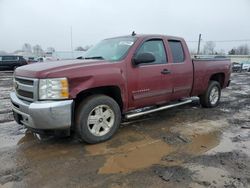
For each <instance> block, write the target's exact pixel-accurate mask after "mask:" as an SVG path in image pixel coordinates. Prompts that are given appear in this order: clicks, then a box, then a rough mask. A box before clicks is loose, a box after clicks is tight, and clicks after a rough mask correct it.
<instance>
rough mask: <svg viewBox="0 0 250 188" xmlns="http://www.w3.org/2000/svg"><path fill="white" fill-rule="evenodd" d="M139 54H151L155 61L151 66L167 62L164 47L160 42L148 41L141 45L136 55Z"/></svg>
mask: <svg viewBox="0 0 250 188" xmlns="http://www.w3.org/2000/svg"><path fill="white" fill-rule="evenodd" d="M140 53H152V54H153V55H154V56H155V61H154V62H153V63H152V64H162V63H166V62H167V58H166V52H165V47H164V44H163V41H162V40H159V39H157V40H149V41H146V42H144V43H143V44H142V46H141V47H140V49H139V50H138V51H137V53H136V55H138V54H140Z"/></svg>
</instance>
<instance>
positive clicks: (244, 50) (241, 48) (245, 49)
mask: <svg viewBox="0 0 250 188" xmlns="http://www.w3.org/2000/svg"><path fill="white" fill-rule="evenodd" d="M249 52H250V51H249V47H248V45H247V44H244V45H240V46H239V47H238V48H236V54H237V55H248V54H249Z"/></svg>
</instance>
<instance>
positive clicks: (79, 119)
mask: <svg viewBox="0 0 250 188" xmlns="http://www.w3.org/2000/svg"><path fill="white" fill-rule="evenodd" d="M230 74H231V62H230V60H229V59H223V58H210V59H208V58H206V59H202V58H199V59H191V56H190V54H189V50H188V47H187V45H186V42H185V41H184V39H182V38H179V37H171V36H164V35H132V36H123V37H116V38H110V39H106V40H103V41H101V42H100V43H99V44H97V45H96V46H94V47H93V48H91V49H90V50H88V51H87V52H86V54H85V57H84V58H83V59H77V60H67V61H55V62H53V63H51V62H49V63H41V64H38V63H36V64H32V65H28V66H25V67H20V68H18V69H16V71H15V74H14V75H15V77H14V86H15V92H12V93H11V95H10V96H11V101H12V104H13V105H12V107H13V111H14V117H15V120H16V121H17V122H18V123H19V124H22V125H24V126H26V127H28V128H30V129H31V130H32V131H34V132H36V131H41V130H43V131H49V130H50V131H51V130H52V131H54V130H70V129H72V130H75V131H76V132H77V134H78V136H79V138H80V139H82V140H84V141H86V142H87V143H98V142H102V141H105V140H107V139H110V138H111V137H112V136H113V135H114V133H115V132H116V131H117V129H118V128H119V125H120V122H121V120H122V119H131V118H135V117H139V116H141V115H145V114H149V113H152V112H156V111H159V110H163V109H168V108H171V107H175V106H179V105H183V104H187V103H191V102H192V100H191V99H190V97H191V96H198V97H199V98H200V103H201V105H202V106H203V107H207V108H211V107H215V106H217V105H218V103H219V101H220V96H221V89H223V88H225V87H227V86H228V85H229V83H230Z"/></svg>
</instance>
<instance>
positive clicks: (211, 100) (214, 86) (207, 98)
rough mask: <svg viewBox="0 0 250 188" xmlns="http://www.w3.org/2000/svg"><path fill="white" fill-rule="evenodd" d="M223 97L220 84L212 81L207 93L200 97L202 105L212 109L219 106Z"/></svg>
mask: <svg viewBox="0 0 250 188" xmlns="http://www.w3.org/2000/svg"><path fill="white" fill-rule="evenodd" d="M220 96H221V87H220V83H219V82H217V81H210V82H209V86H208V88H207V90H206V92H205V93H204V94H203V95H201V96H200V103H201V105H202V106H203V107H206V108H212V107H215V106H217V105H218V104H219V101H220Z"/></svg>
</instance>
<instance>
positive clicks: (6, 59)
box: [2, 56, 18, 61]
mask: <svg viewBox="0 0 250 188" xmlns="http://www.w3.org/2000/svg"><path fill="white" fill-rule="evenodd" d="M2 60H3V61H16V60H18V57H17V56H3V57H2Z"/></svg>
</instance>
